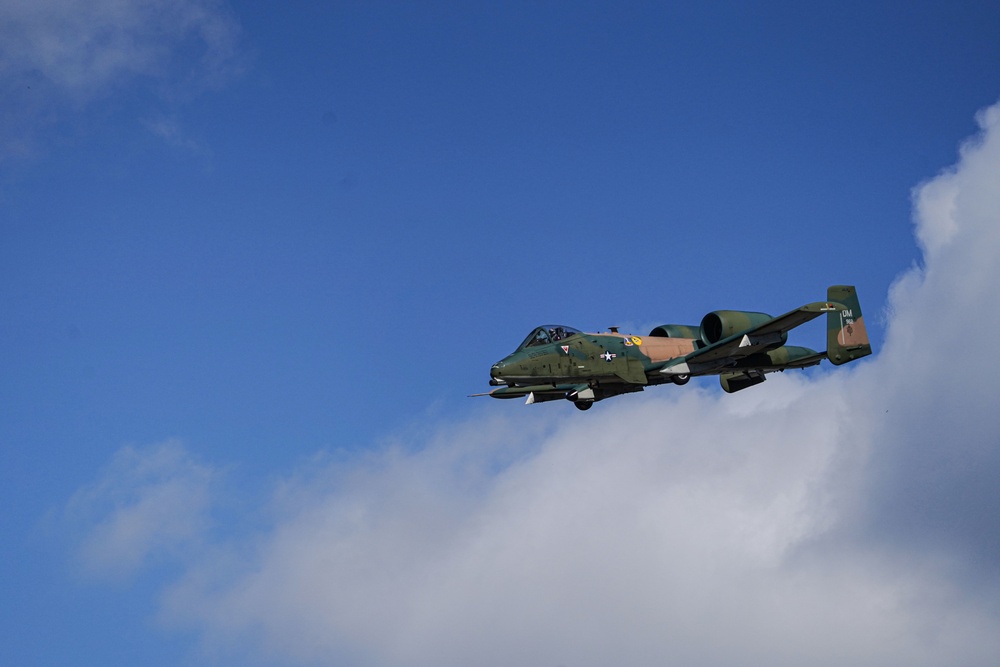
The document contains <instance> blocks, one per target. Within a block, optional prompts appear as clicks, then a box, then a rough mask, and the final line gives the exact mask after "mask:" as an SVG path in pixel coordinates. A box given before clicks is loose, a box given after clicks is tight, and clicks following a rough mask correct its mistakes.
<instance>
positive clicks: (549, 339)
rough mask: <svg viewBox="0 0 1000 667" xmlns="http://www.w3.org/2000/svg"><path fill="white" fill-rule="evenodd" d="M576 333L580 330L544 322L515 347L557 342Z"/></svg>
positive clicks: (520, 347)
mask: <svg viewBox="0 0 1000 667" xmlns="http://www.w3.org/2000/svg"><path fill="white" fill-rule="evenodd" d="M578 333H580V331H578V330H577V329H574V328H573V327H566V326H563V325H561V324H546V325H544V326H540V327H538V328H537V329H535V330H534V331H532V332H531V333H530V334H528V337H527V338H525V339H524V342H523V343H521V345H520V346H519V347H518V348H517V349H519V350H520V349H522V348H525V347H536V346H538V345H548V344H549V343H557V342H559V341H561V340H565V339H567V338H569V337H570V336H573V335H575V334H578Z"/></svg>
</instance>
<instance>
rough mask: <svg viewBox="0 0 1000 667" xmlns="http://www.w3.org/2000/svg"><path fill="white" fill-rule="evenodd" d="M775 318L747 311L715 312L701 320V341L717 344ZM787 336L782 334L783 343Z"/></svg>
mask: <svg viewBox="0 0 1000 667" xmlns="http://www.w3.org/2000/svg"><path fill="white" fill-rule="evenodd" d="M773 319H774V318H773V317H771V316H770V315H768V314H767V313H754V312H751V311H746V310H713V311H712V312H710V313H709V314H708V315H706V316H705V317H703V318H702V320H701V331H700V333H701V339H702V340H703V341H704V342H705V344H707V345H711V344H712V343H717V342H719V341H720V340H722V339H723V338H729V337H730V336H732V335H734V334H740V333H743V332H745V331H749V330H750V329H753V328H754V327H759V326H760V325H762V324H765V323H766V322H769V321H771V320H773ZM786 338H787V336H786V335H784V334H782V341H781V342H782V343H784V341H785V339H786Z"/></svg>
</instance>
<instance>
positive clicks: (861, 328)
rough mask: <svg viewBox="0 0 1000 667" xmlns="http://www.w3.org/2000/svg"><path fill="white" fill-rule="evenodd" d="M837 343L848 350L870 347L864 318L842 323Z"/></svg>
mask: <svg viewBox="0 0 1000 667" xmlns="http://www.w3.org/2000/svg"><path fill="white" fill-rule="evenodd" d="M837 342H838V343H840V344H841V345H842V346H843V347H847V348H851V347H860V346H862V345H868V330H867V329H865V318H864V316H861V317H859V318H857V319H847V320H844V321H842V322H841V326H840V333H839V334H838V335H837Z"/></svg>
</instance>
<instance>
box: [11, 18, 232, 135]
mask: <svg viewBox="0 0 1000 667" xmlns="http://www.w3.org/2000/svg"><path fill="white" fill-rule="evenodd" d="M239 32H240V31H239V26H238V24H237V22H236V20H235V19H234V18H233V16H232V15H231V13H230V12H228V11H227V10H226V9H225V7H224V6H223V5H222V3H220V2H218V1H216V0H9V1H8V2H3V3H0V93H2V94H3V99H4V102H3V103H2V104H0V132H2V134H0V139H2V140H3V145H0V149H2V150H3V151H4V152H5V153H14V152H26V151H27V150H28V149H29V147H28V140H25V139H24V138H23V137H24V134H25V133H26V132H28V131H29V130H31V129H33V128H34V127H37V126H38V125H44V124H46V123H50V122H52V121H53V120H55V119H56V118H58V117H60V116H61V115H63V114H65V113H67V110H78V109H80V108H82V107H83V106H84V105H86V104H88V103H89V102H91V101H92V100H93V99H95V98H97V97H100V96H103V95H106V94H108V93H109V92H111V91H113V90H115V89H116V88H118V87H120V86H122V85H124V84H126V83H129V82H131V81H134V80H136V79H137V78H140V77H145V78H147V79H150V80H156V81H160V82H169V85H170V86H174V87H175V88H178V89H180V88H199V87H204V86H206V85H214V84H216V83H218V82H220V81H222V80H224V79H226V78H227V77H229V76H230V75H231V74H232V73H233V72H234V71H235V70H236V69H238V62H239V59H238V57H237V56H238V53H237V43H238V38H239Z"/></svg>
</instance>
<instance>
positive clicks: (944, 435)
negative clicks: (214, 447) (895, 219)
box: [93, 107, 1000, 666]
mask: <svg viewBox="0 0 1000 667" xmlns="http://www.w3.org/2000/svg"><path fill="white" fill-rule="evenodd" d="M998 119H1000V108H998V107H994V108H992V109H989V110H987V111H985V112H983V113H982V114H980V116H979V121H980V124H981V126H982V132H981V133H980V135H978V136H977V137H975V138H973V139H972V140H970V141H969V142H968V143H966V144H965V145H964V146H963V147H962V150H961V154H960V159H959V161H958V163H957V164H956V165H955V166H954V167H953V168H950V169H948V170H946V171H944V172H943V173H942V174H940V175H939V176H937V177H935V178H934V179H931V180H930V181H928V182H927V183H925V184H923V185H921V186H920V187H918V188H917V189H916V190H915V192H914V209H915V213H914V218H915V225H916V236H917V238H918V240H919V243H920V244H921V247H922V249H923V252H924V259H923V263H922V265H920V266H918V267H914V268H913V269H912V270H911V271H909V272H907V273H906V274H904V275H903V276H901V277H900V279H899V280H898V281H897V282H896V284H895V285H894V286H893V289H892V293H891V295H890V299H889V304H888V312H889V328H888V331H887V337H886V342H885V346H884V350H881V351H879V352H878V354H877V355H876V356H875V357H873V358H869V359H868V360H865V361H862V362H859V363H856V364H852V365H851V366H847V367H842V368H838V369H836V370H835V371H832V372H830V373H828V374H820V375H818V376H815V377H814V379H807V377H806V376H804V375H795V374H786V375H782V376H778V377H773V379H771V380H769V381H768V382H767V384H765V385H763V386H761V387H756V388H753V389H750V390H747V391H746V392H742V393H740V394H736V395H733V396H720V395H719V393H718V392H710V391H705V390H701V389H698V388H695V387H693V386H688V387H687V388H685V389H684V390H683V391H681V390H677V391H670V390H666V389H665V390H662V391H655V392H653V391H651V392H649V393H648V394H644V395H637V396H630V397H628V398H627V399H615V400H611V401H608V402H606V403H601V404H600V405H599V406H598V407H597V408H595V409H594V410H591V411H590V412H588V413H587V414H585V415H577V414H574V415H572V418H566V419H564V420H557V421H555V422H551V421H550V420H551V419H552V418H551V412H546V411H545V408H544V406H543V407H542V408H541V409H539V408H533V409H528V408H525V409H523V410H520V411H517V412H516V415H515V416H513V417H512V416H510V411H508V410H490V411H489V413H490V414H492V415H494V416H493V417H491V418H489V419H486V420H482V421H477V422H475V423H468V424H457V425H456V424H452V425H442V426H441V427H440V429H439V431H438V432H437V434H436V435H435V436H433V437H429V438H426V437H425V438H415V440H414V441H413V442H409V443H403V444H401V445H399V446H397V447H388V448H383V449H381V450H378V451H374V452H369V453H366V454H363V455H358V456H354V457H346V458H345V457H340V458H338V457H329V458H322V457H321V458H319V459H317V460H315V461H310V462H308V465H304V466H303V470H302V471H301V472H297V473H292V474H289V475H288V476H287V478H286V479H285V480H284V481H283V482H282V483H280V484H278V485H276V487H275V488H274V490H273V493H272V494H271V498H270V500H269V501H268V502H267V503H266V505H265V506H264V507H262V508H261V510H260V516H261V517H262V518H265V517H266V520H267V522H268V525H269V527H268V528H267V529H264V530H260V531H257V532H252V533H245V534H242V535H236V536H232V535H229V536H227V537H225V538H223V537H221V536H217V537H216V538H215V539H214V540H213V541H212V544H211V547H212V548H211V549H203V550H198V551H194V552H192V555H190V556H189V557H187V558H184V559H182V561H181V562H182V563H183V568H182V570H183V572H182V574H181V575H180V576H179V577H178V578H177V579H175V580H173V581H171V582H170V583H169V584H168V585H167V586H166V591H165V595H164V603H163V608H162V615H163V617H164V619H167V620H168V621H170V622H172V623H175V624H177V625H179V626H183V627H187V628H193V629H195V630H196V631H197V632H198V633H199V634H200V636H201V637H202V638H203V639H204V643H205V646H206V648H208V649H210V650H214V651H220V652H222V653H223V654H225V655H230V656H234V657H235V660H238V661H244V660H247V659H249V658H250V657H251V656H257V657H260V659H262V660H264V661H266V662H267V663H268V664H355V665H400V664H405V665H415V666H419V665H469V664H475V665H516V664H549V665H559V664H564V665H608V664H630V665H653V664H656V665H662V664H699V665H709V666H711V665H732V664H767V665H776V666H781V665H796V666H797V665H802V664H810V665H838V666H840V665H845V664H850V665H880V666H881V665H903V664H905V665H939V664H961V665H992V664H994V663H995V659H996V656H997V655H1000V610H998V609H997V606H996V604H995V603H994V602H992V601H993V600H995V599H996V596H995V592H996V584H997V582H998V581H1000V562H998V556H997V554H998V553H1000V551H998V549H997V548H996V546H997V541H996V540H997V528H996V525H995V518H994V517H995V516H996V515H997V511H998V510H1000V492H998V491H997V488H996V485H995V483H994V480H995V479H996V476H997V472H998V471H1000V459H998V455H997V450H998V444H997V443H998V442H1000V412H998V411H997V410H996V409H995V406H993V405H992V403H993V402H994V401H993V400H992V398H991V397H993V396H995V392H993V391H990V390H989V387H990V384H989V383H990V381H991V379H992V378H993V377H997V376H998V374H1000V373H998V372H1000V361H998V360H997V358H996V357H995V355H993V354H992V352H991V350H992V344H993V339H995V337H996V332H997V331H998V325H1000V321H998V320H1000V315H998V314H997V313H996V311H995V310H991V309H990V308H989V307H988V306H984V304H989V303H990V297H991V296H992V288H993V286H994V285H997V284H1000V262H998V261H997V260H998V259H1000V257H998V255H1000V238H998V233H1000V224H998V223H1000V188H998V187H997V179H996V174H998V173H1000V127H998ZM876 296H877V295H871V294H865V293H862V294H861V298H862V303H863V304H864V305H865V306H866V310H867V312H869V313H873V312H876V311H877V303H875V302H874V298H875V297H876ZM500 407H501V408H507V407H510V406H500ZM154 454H155V451H154ZM140 458H141V455H140ZM111 477H112V478H113V477H114V475H113V474H112V475H111ZM196 477H197V476H196ZM123 483H124V484H125V485H126V486H128V482H123ZM140 488H145V487H142V485H140ZM144 497H149V496H148V494H147V495H144V494H139V495H138V496H135V499H134V500H133V501H129V502H127V503H125V505H123V506H121V507H119V508H118V509H117V510H116V511H114V512H111V513H110V515H109V520H110V524H109V523H108V522H107V521H105V522H104V523H98V525H97V528H96V529H95V531H94V533H93V535H98V534H100V532H101V531H102V530H105V531H106V532H107V530H108V529H105V528H102V527H103V526H106V525H115V524H116V523H117V521H116V519H115V517H119V516H132V515H135V516H136V517H137V518H136V522H137V523H141V521H139V520H138V517H139V516H143V515H148V516H150V518H151V521H152V522H153V525H154V526H155V525H156V521H157V516H158V514H157V512H156V511H154V508H153V505H152V504H150V503H143V502H142V498H144ZM195 514H197V512H196V513H195ZM111 532H114V531H111ZM154 532H156V531H154ZM166 532H167V533H168V539H165V540H164V542H161V543H160V544H161V546H165V545H166V543H167V542H169V541H170V540H173V539H176V538H180V539H181V541H183V539H186V538H184V537H183V536H184V531H177V530H167V531H166ZM138 542H139V543H140V544H149V543H150V541H149V540H146V541H143V540H138ZM108 544H109V546H108V547H107V548H108V549H109V552H110V553H114V552H115V548H113V545H114V544H115V541H114V540H111V541H109V542H108ZM123 544H124V545H126V546H127V545H128V544H129V540H123ZM122 553H124V554H126V557H127V554H128V553H130V552H129V551H128V550H127V549H123V550H122ZM106 557H107V558H111V556H110V555H109V556H106ZM128 558H131V560H133V561H134V560H135V557H134V556H132V557H128ZM261 656H263V657H261Z"/></svg>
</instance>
